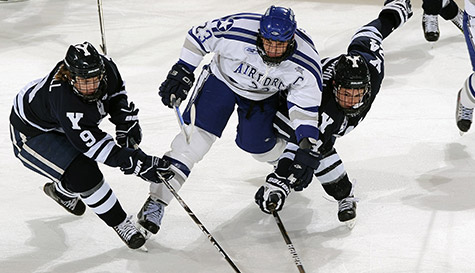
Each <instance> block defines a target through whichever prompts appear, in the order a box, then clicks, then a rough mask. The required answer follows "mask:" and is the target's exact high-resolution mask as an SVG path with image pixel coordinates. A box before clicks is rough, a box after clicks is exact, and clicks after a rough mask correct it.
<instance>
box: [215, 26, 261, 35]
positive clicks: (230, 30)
mask: <svg viewBox="0 0 475 273" xmlns="http://www.w3.org/2000/svg"><path fill="white" fill-rule="evenodd" d="M212 30H213V34H214V35H215V36H216V37H218V35H219V34H220V33H222V34H229V33H233V32H237V33H242V34H243V36H253V37H257V31H252V30H249V29H245V28H239V27H232V28H231V29H229V30H228V31H226V32H222V31H220V30H218V29H217V28H215V27H213V28H212Z"/></svg>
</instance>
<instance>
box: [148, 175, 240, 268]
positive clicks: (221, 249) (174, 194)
mask: <svg viewBox="0 0 475 273" xmlns="http://www.w3.org/2000/svg"><path fill="white" fill-rule="evenodd" d="M157 174H158V178H159V179H160V182H162V183H163V184H165V186H166V187H167V188H168V190H170V192H171V193H172V194H173V196H175V198H176V200H177V201H178V203H180V205H181V206H182V207H183V208H184V209H185V210H186V212H187V213H188V215H189V216H190V217H191V219H193V221H194V222H195V223H196V224H197V225H198V227H199V228H200V229H201V231H202V232H203V233H204V235H205V236H206V238H208V240H209V241H210V242H211V244H212V245H213V246H214V247H215V248H216V249H217V250H218V252H219V253H220V254H221V256H223V257H224V259H226V261H227V262H228V263H229V265H230V266H231V267H232V268H233V269H234V271H235V272H236V273H241V271H239V269H238V268H237V266H236V265H235V264H234V262H233V261H232V260H231V258H229V256H228V254H226V252H225V251H224V249H223V248H222V247H221V246H220V245H219V244H218V242H217V241H216V240H215V239H214V237H213V236H212V235H211V233H209V231H208V230H207V229H206V227H205V226H204V225H203V224H202V223H201V222H200V220H199V219H198V217H196V215H195V214H194V213H193V212H192V211H191V209H190V208H189V207H188V205H186V203H185V201H183V199H181V197H180V195H178V193H177V192H176V191H175V189H174V188H173V186H172V185H171V184H170V183H168V181H167V180H166V179H165V178H163V176H162V175H161V174H160V173H159V172H157Z"/></svg>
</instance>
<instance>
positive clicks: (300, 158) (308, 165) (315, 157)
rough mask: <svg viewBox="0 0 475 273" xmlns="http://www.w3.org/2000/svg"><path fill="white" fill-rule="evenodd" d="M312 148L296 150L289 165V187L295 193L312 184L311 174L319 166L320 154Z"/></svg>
mask: <svg viewBox="0 0 475 273" xmlns="http://www.w3.org/2000/svg"><path fill="white" fill-rule="evenodd" d="M315 150H316V149H314V148H298V149H297V151H296V152H295V158H294V161H293V162H292V164H291V165H290V168H289V171H290V176H289V179H290V180H291V182H290V186H291V187H292V189H294V190H295V191H301V190H303V189H305V188H306V187H307V186H308V185H309V184H310V182H312V179H313V174H314V172H315V170H316V169H317V168H318V165H320V154H318V152H315Z"/></svg>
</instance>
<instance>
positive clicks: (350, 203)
mask: <svg viewBox="0 0 475 273" xmlns="http://www.w3.org/2000/svg"><path fill="white" fill-rule="evenodd" d="M357 201H358V200H357V199H356V198H355V197H354V196H353V195H350V196H348V197H346V198H343V199H341V200H339V201H338V220H340V222H343V223H345V224H346V226H347V227H348V228H350V229H352V228H353V227H354V225H355V223H356V202H357Z"/></svg>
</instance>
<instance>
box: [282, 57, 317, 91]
mask: <svg viewBox="0 0 475 273" xmlns="http://www.w3.org/2000/svg"><path fill="white" fill-rule="evenodd" d="M289 60H290V61H292V62H294V63H296V64H298V65H301V66H303V67H305V69H307V70H308V71H309V72H310V73H312V74H313V76H314V77H315V79H316V80H317V83H318V87H319V89H320V90H321V89H322V76H321V68H320V66H319V65H318V64H317V63H316V62H315V61H313V60H311V59H310V58H309V57H308V56H306V55H304V54H302V53H300V52H296V53H295V54H294V55H293V56H292V57H291V58H290V59H289Z"/></svg>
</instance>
